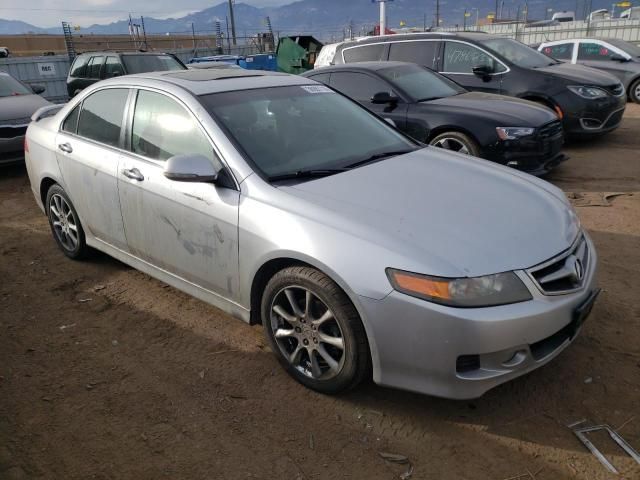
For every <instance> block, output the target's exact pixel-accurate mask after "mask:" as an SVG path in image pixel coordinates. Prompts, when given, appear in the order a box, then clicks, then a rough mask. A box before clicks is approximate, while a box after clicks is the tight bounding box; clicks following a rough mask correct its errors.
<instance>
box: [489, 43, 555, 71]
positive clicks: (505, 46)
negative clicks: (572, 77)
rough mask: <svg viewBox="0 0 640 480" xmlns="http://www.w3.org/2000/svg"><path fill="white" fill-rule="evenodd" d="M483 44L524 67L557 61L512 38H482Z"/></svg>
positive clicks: (551, 63)
mask: <svg viewBox="0 0 640 480" xmlns="http://www.w3.org/2000/svg"><path fill="white" fill-rule="evenodd" d="M482 44H483V45H484V46H485V47H487V48H488V49H490V50H493V52H495V53H497V54H498V55H500V56H502V57H504V58H505V59H507V60H508V61H510V62H511V63H513V64H515V65H517V66H519V67H522V68H540V67H547V66H549V65H554V64H555V63H557V62H555V61H554V60H553V59H551V58H549V57H547V56H546V55H544V54H542V53H540V52H538V51H537V50H534V49H533V48H531V47H528V46H527V45H525V44H524V43H520V42H518V41H517V40H513V39H510V38H491V39H488V40H482Z"/></svg>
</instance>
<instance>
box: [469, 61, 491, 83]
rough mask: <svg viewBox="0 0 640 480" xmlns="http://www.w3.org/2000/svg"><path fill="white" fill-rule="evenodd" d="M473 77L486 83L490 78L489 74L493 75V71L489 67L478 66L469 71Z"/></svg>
mask: <svg viewBox="0 0 640 480" xmlns="http://www.w3.org/2000/svg"><path fill="white" fill-rule="evenodd" d="M471 71H472V72H473V74H474V75H477V76H478V77H482V79H483V80H484V81H487V80H489V79H490V78H491V74H492V73H493V69H492V68H491V67H490V66H489V65H478V66H476V67H473V68H472V69H471Z"/></svg>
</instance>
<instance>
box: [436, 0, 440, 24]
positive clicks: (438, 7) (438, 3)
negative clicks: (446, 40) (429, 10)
mask: <svg viewBox="0 0 640 480" xmlns="http://www.w3.org/2000/svg"><path fill="white" fill-rule="evenodd" d="M439 26H440V0H436V28H438V27H439Z"/></svg>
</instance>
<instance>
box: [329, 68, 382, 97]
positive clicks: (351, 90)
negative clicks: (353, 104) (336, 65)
mask: <svg viewBox="0 0 640 480" xmlns="http://www.w3.org/2000/svg"><path fill="white" fill-rule="evenodd" d="M331 86H332V87H333V88H335V89H336V90H338V91H339V92H341V93H344V94H345V95H346V96H347V97H351V98H353V99H354V100H357V101H359V102H367V103H368V102H371V97H373V96H374V95H375V94H376V93H380V92H389V93H392V89H391V87H389V85H387V84H386V83H384V82H383V81H382V80H378V79H377V78H374V77H371V76H369V75H366V74H364V73H355V72H333V73H332V74H331Z"/></svg>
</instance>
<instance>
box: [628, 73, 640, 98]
mask: <svg viewBox="0 0 640 480" xmlns="http://www.w3.org/2000/svg"><path fill="white" fill-rule="evenodd" d="M639 86H640V78H638V79H636V80H635V81H634V82H633V83H632V84H631V86H630V87H629V99H630V100H631V101H632V102H633V103H640V98H638V97H636V89H637V88H638V87H639Z"/></svg>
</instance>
